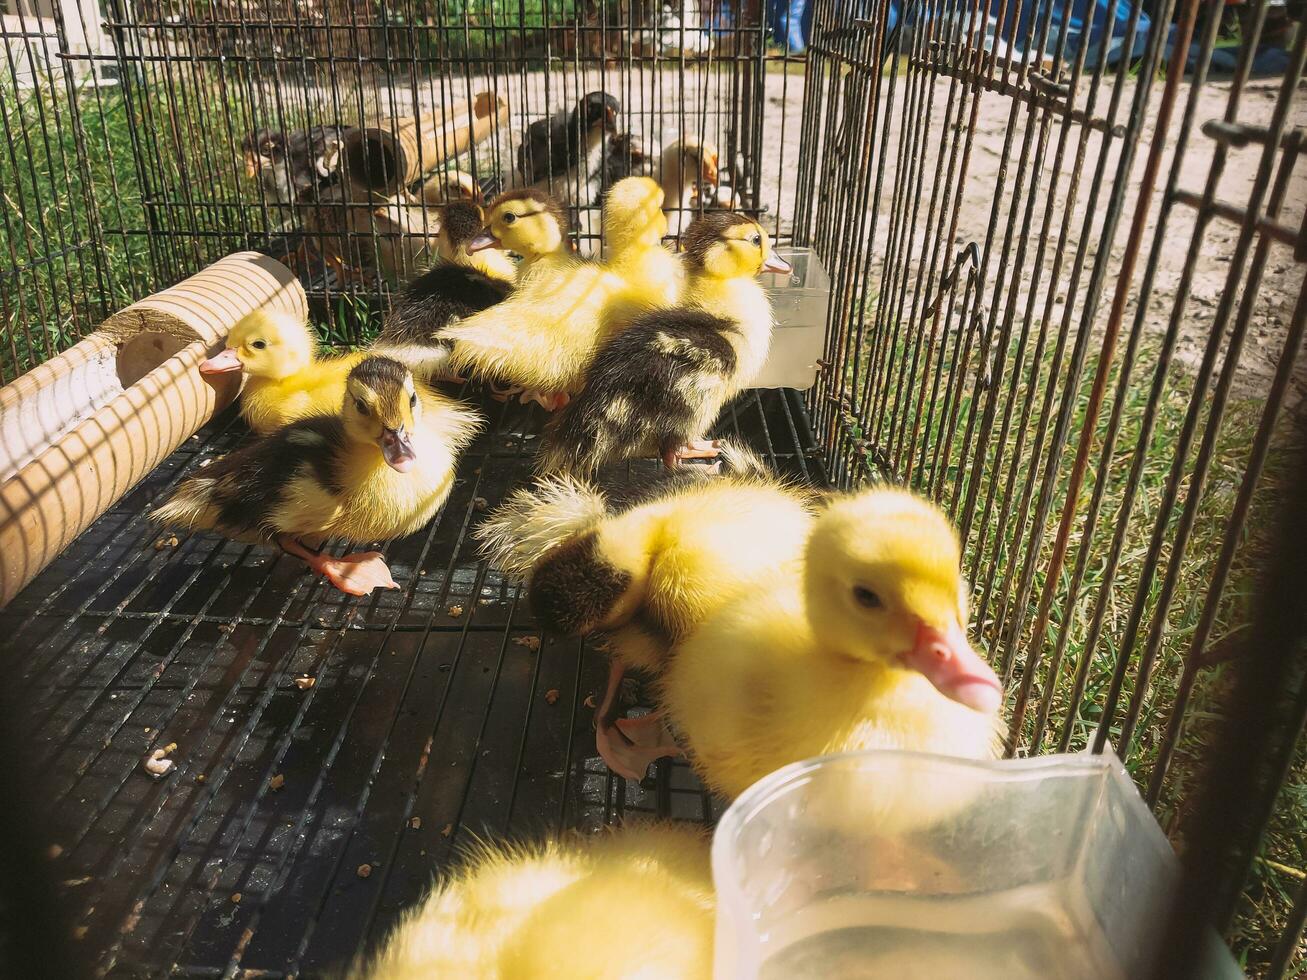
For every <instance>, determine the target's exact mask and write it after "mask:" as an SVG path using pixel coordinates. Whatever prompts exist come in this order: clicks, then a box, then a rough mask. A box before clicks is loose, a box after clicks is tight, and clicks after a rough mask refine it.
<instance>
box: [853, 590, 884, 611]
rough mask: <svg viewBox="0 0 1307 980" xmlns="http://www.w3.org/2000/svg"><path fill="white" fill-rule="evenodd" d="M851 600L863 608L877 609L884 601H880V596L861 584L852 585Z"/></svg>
mask: <svg viewBox="0 0 1307 980" xmlns="http://www.w3.org/2000/svg"><path fill="white" fill-rule="evenodd" d="M853 601H854V602H856V603H857V604H858V605H860V606H861V607H862V608H863V609H879V608H880V607H881V606H883V605H885V603H883V602H881V601H880V596H878V595H876V593H874V592H872V591H871V589H868V588H866V587H865V586H862V585H855V586H854V587H853Z"/></svg>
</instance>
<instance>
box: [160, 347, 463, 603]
mask: <svg viewBox="0 0 1307 980" xmlns="http://www.w3.org/2000/svg"><path fill="white" fill-rule="evenodd" d="M479 422H480V419H479V418H478V416H477V415H476V414H474V413H473V412H471V411H470V410H468V409H466V408H464V407H463V406H462V405H461V404H460V403H458V402H455V401H452V400H450V399H448V398H444V397H442V396H440V395H437V394H435V393H434V392H431V391H429V390H427V389H426V388H425V387H419V386H417V385H416V384H415V383H414V381H413V376H412V374H411V373H410V372H409V370H408V369H407V368H406V367H404V366H403V365H402V364H400V363H398V362H397V361H393V360H391V359H390V358H386V357H367V358H365V359H364V360H362V361H360V362H359V364H358V365H357V366H355V368H354V369H353V370H352V371H351V372H350V373H349V376H348V377H347V379H346V381H345V390H344V393H343V395H342V399H341V402H340V403H339V404H338V405H337V407H336V412H335V414H332V415H313V416H310V417H308V418H304V419H299V420H297V421H295V422H292V423H291V424H289V425H287V426H285V427H283V428H281V429H278V430H277V431H275V432H273V433H271V434H270V435H266V436H262V437H260V438H257V439H254V440H253V441H251V442H248V443H246V444H245V445H243V446H241V448H239V449H237V450H236V451H235V452H233V453H229V454H228V455H226V456H224V457H223V458H222V459H220V460H218V461H216V462H215V463H213V465H211V466H208V467H206V468H205V469H203V470H200V471H199V472H198V473H196V474H195V475H194V476H192V477H190V478H189V479H187V480H185V481H184V482H183V483H182V485H181V486H180V487H178V489H177V492H176V493H175V494H174V495H173V497H172V499H171V500H169V501H168V503H166V504H165V505H164V506H163V507H160V508H159V509H158V510H157V511H155V512H154V515H153V517H154V519H155V520H157V521H160V522H162V523H166V524H175V525H181V526H184V527H189V528H197V529H206V530H213V531H217V532H218V533H219V534H223V535H225V536H227V537H229V538H233V539H235V540H237V541H250V542H268V543H276V544H277V545H278V546H279V547H280V548H281V549H282V550H283V551H285V552H287V553H288V554H291V555H294V556H296V557H297V558H300V559H302V560H303V561H304V562H305V564H307V565H308V566H309V568H311V569H312V570H313V571H315V572H317V573H319V574H321V575H324V576H326V578H327V579H328V580H329V581H330V582H331V584H332V585H334V586H336V588H338V589H340V590H341V591H342V592H348V593H350V594H351V595H367V594H368V593H369V592H371V591H372V590H373V589H375V588H398V586H396V585H395V582H394V581H393V580H392V579H391V577H390V571H389V569H387V567H386V563H385V561H384V560H383V559H382V556H381V554H380V552H376V551H369V552H363V553H360V554H354V555H347V556H345V557H343V558H331V557H329V556H326V555H323V554H321V552H320V551H319V550H318V548H317V545H318V544H320V543H321V542H322V541H324V540H326V539H327V538H332V537H339V538H344V539H345V540H346V541H349V542H352V543H355V544H361V543H364V542H369V541H379V540H380V541H385V540H389V539H390V538H397V537H402V536H404V535H406V534H412V533H413V532H414V531H416V530H418V528H420V527H422V526H423V525H424V524H426V523H427V522H428V521H429V520H431V518H432V517H433V516H435V513H436V511H437V510H438V509H439V508H440V506H441V504H443V503H444V502H445V499H446V498H447V497H448V496H449V492H450V490H451V489H452V488H453V485H454V464H455V461H456V460H457V457H458V453H459V451H460V450H461V449H462V448H463V447H464V446H465V445H466V444H467V443H468V442H470V441H471V439H472V436H473V435H474V434H475V431H476V428H477V426H478V424H479Z"/></svg>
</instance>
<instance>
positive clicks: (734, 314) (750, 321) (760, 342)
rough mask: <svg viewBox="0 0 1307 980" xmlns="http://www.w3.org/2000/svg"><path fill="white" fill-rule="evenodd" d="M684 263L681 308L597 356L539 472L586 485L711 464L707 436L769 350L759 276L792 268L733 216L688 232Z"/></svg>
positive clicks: (646, 318) (759, 233) (628, 332)
mask: <svg viewBox="0 0 1307 980" xmlns="http://www.w3.org/2000/svg"><path fill="white" fill-rule="evenodd" d="M684 259H685V261H686V262H687V263H688V272H689V278H688V281H687V283H686V287H685V304H686V305H685V306H683V307H681V308H677V309H662V310H653V311H651V312H648V313H645V314H643V315H641V316H639V317H638V318H637V319H636V320H635V321H634V322H633V323H631V324H630V325H629V326H627V327H626V328H625V329H623V330H622V331H621V332H620V333H618V334H617V335H616V336H614V337H613V338H612V339H611V340H609V341H608V342H607V343H605V344H604V345H603V346H602V347H601V348H600V349H599V351H598V353H597V354H596V355H595V357H594V360H593V362H592V363H591V364H590V365H589V367H588V370H587V371H586V372H585V375H584V388H583V390H582V391H581V393H580V394H579V395H577V396H576V397H575V398H574V399H573V400H571V401H570V403H569V404H568V405H567V406H566V407H565V408H564V409H563V411H562V412H561V413H560V414H559V415H558V416H556V417H555V418H554V419H553V421H552V422H551V424H550V426H549V428H548V429H547V430H546V432H545V436H544V439H543V444H542V446H541V451H540V460H539V465H540V469H541V470H542V471H544V472H570V473H575V474H578V475H582V476H584V475H588V474H590V473H593V472H594V471H595V470H596V469H598V468H599V467H600V466H602V465H603V464H604V463H607V462H610V461H613V460H618V459H624V458H628V457H631V456H640V455H657V456H661V457H662V459H663V461H664V463H665V464H666V465H667V466H668V468H671V467H674V466H676V465H677V464H678V463H679V462H680V460H681V459H683V458H712V457H714V456H716V455H717V447H716V446H715V445H714V444H713V443H712V442H710V441H705V440H704V436H705V434H706V433H707V431H708V429H709V427H710V426H711V425H712V424H713V422H714V421H715V420H716V418H717V415H718V413H719V412H720V411H721V409H722V406H723V405H725V404H726V402H727V401H728V400H729V399H730V398H732V397H733V396H734V395H735V394H736V393H738V392H739V391H741V390H742V389H744V388H746V387H748V385H749V383H750V382H751V381H752V380H753V379H754V378H755V377H756V376H757V374H758V372H759V371H761V370H762V367H763V364H764V362H765V361H766V359H767V351H768V348H769V347H770V345H771V331H772V311H771V303H770V301H769V300H768V299H767V294H766V293H765V292H764V291H763V288H762V286H761V285H759V283H758V282H757V281H756V277H757V275H758V274H759V273H760V272H788V271H789V269H790V267H789V265H788V263H786V262H785V261H784V260H782V259H781V258H779V257H778V256H776V255H775V254H774V253H773V252H772V251H771V243H770V239H769V238H768V236H767V232H765V231H764V230H763V229H762V227H761V226H760V225H759V224H758V223H757V222H755V221H752V220H751V219H749V218H746V217H744V216H743V215H740V214H732V213H729V212H713V213H710V214H705V215H703V216H701V217H700V218H698V219H697V220H696V221H695V222H694V224H692V225H691V226H690V228H689V229H688V230H687V232H686V234H685V253H684Z"/></svg>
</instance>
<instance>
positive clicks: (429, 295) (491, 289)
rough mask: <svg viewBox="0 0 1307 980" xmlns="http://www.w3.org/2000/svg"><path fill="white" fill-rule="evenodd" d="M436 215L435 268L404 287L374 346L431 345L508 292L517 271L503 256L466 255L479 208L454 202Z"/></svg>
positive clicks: (492, 252) (487, 251) (478, 224)
mask: <svg viewBox="0 0 1307 980" xmlns="http://www.w3.org/2000/svg"><path fill="white" fill-rule="evenodd" d="M439 215H440V230H439V232H438V233H437V239H436V241H437V245H436V254H437V259H436V263H435V264H434V265H433V266H432V267H431V268H430V269H428V270H427V271H426V272H424V273H423V274H422V275H420V276H418V277H417V278H416V279H414V280H412V281H411V282H409V284H408V285H407V286H405V287H404V290H403V291H402V292H401V293H400V295H399V298H398V299H397V300H396V301H395V305H394V307H393V308H392V309H391V311H390V315H389V316H388V317H387V318H386V325H385V326H384V327H383V328H382V330H381V333H380V334H379V335H378V337H377V343H379V344H430V343H431V342H432V340H433V338H435V336H436V334H438V333H439V332H440V331H441V330H442V329H444V328H445V327H446V326H448V325H449V323H451V322H452V321H453V320H455V319H457V318H460V317H466V316H470V315H471V314H473V313H476V312H479V311H480V310H484V309H486V308H488V307H490V306H494V305H495V304H496V303H498V302H499V301H500V300H502V299H503V298H504V297H505V296H507V295H508V294H509V293H510V292H511V291H512V289H513V281H514V280H515V279H516V278H517V267H516V266H515V265H514V264H513V262H512V260H511V259H509V257H508V255H507V254H506V253H505V252H503V251H502V250H500V249H497V248H483V249H478V250H477V251H475V252H469V251H468V250H467V246H468V244H469V243H471V242H472V241H473V240H474V239H475V238H477V236H478V235H480V234H481V228H482V220H483V215H482V212H481V209H480V208H479V207H477V206H476V205H475V204H468V203H465V202H458V203H454V204H446V205H445V206H444V207H442V208H441V209H440V212H439Z"/></svg>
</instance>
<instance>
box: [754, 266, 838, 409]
mask: <svg viewBox="0 0 1307 980" xmlns="http://www.w3.org/2000/svg"><path fill="white" fill-rule="evenodd" d="M776 254H777V255H779V256H780V257H781V258H783V259H785V261H787V262H789V263H790V265H791V266H792V267H793V270H794V271H793V272H791V273H790V274H789V275H777V274H775V273H764V274H763V276H762V277H761V280H760V281H761V282H762V285H763V288H764V289H766V290H767V295H768V297H769V298H770V299H771V304H772V315H773V316H774V317H775V322H776V326H775V329H774V330H773V331H772V339H771V350H770V352H769V353H768V355H767V363H766V364H765V365H764V366H763V369H762V371H761V372H760V373H759V375H758V377H757V378H756V379H755V380H754V382H753V386H754V387H755V388H799V389H805V388H811V387H812V386H813V384H814V383H816V381H817V361H818V360H819V359H820V358H821V355H822V351H823V350H824V348H825V345H826V308H827V306H828V305H829V304H830V277H829V276H828V275H827V274H826V270H825V269H824V268H822V264H821V260H820V259H818V258H817V253H816V252H814V251H813V250H812V249H810V248H783V247H782V248H777V249H776Z"/></svg>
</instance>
